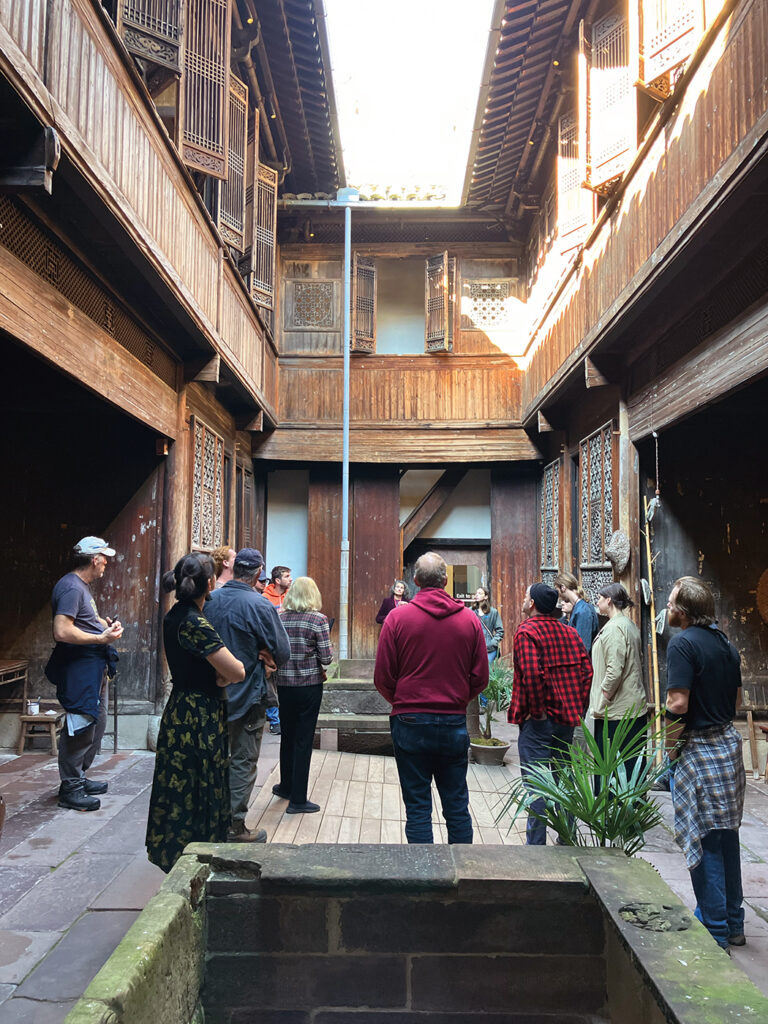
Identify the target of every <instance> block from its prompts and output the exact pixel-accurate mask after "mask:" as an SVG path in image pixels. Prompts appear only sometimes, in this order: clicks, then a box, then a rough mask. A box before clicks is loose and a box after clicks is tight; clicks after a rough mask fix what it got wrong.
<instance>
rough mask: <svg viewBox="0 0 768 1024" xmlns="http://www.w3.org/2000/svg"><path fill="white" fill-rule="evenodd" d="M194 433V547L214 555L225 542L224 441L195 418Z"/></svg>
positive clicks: (192, 425)
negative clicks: (212, 552) (214, 551)
mask: <svg viewBox="0 0 768 1024" xmlns="http://www.w3.org/2000/svg"><path fill="white" fill-rule="evenodd" d="M191 429H192V436H193V439H194V444H193V450H192V537H191V546H192V548H193V549H194V550H198V551H212V550H213V549H214V548H215V547H218V546H219V545H220V544H221V543H222V540H223V525H224V441H223V439H222V438H221V437H219V435H218V434H216V433H214V431H212V430H211V428H210V427H208V426H206V425H205V424H204V423H202V422H201V421H200V420H198V419H197V418H196V417H192V421H191Z"/></svg>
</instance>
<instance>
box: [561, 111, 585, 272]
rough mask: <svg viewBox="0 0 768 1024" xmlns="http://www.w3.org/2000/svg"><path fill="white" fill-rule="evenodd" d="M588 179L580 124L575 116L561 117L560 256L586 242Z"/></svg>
mask: <svg viewBox="0 0 768 1024" xmlns="http://www.w3.org/2000/svg"><path fill="white" fill-rule="evenodd" d="M585 177H586V168H585V166H584V162H583V161H582V160H581V159H580V158H579V123H578V120H577V118H576V116H575V115H574V114H566V115H565V116H563V117H561V118H560V120H559V122H558V128H557V229H558V237H559V243H560V252H568V251H569V250H570V249H573V248H574V247H575V246H577V245H580V244H581V243H582V242H583V241H584V237H585V235H586V230H587V226H588V224H589V220H590V216H589V210H590V204H591V199H590V196H589V193H588V192H587V190H586V189H585V188H583V187H582V183H583V182H584V180H585Z"/></svg>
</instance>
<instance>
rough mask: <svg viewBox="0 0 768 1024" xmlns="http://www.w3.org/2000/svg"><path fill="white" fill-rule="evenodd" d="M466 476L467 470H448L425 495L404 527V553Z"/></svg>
mask: <svg viewBox="0 0 768 1024" xmlns="http://www.w3.org/2000/svg"><path fill="white" fill-rule="evenodd" d="M465 474H466V470H465V469H446V471H445V472H444V473H443V475H442V476H441V477H440V479H439V480H438V481H437V483H436V484H435V485H434V487H433V488H432V489H431V490H430V491H428V492H427V493H426V494H425V495H424V497H423V498H422V499H421V501H420V502H419V504H418V505H417V506H416V508H415V509H414V510H413V512H411V514H410V515H409V516H408V518H407V519H406V520H405V522H404V523H403V525H402V528H401V529H402V538H403V551H405V550H406V548H407V547H408V545H409V544H410V543H411V542H412V541H414V540H416V538H417V537H418V535H419V534H420V533H421V531H422V530H423V529H424V527H425V526H426V525H427V523H428V522H429V521H430V519H432V517H433V516H434V515H436V514H437V512H439V511H440V509H441V508H442V507H443V505H444V504H445V502H446V501H447V499H448V498H449V497H450V496H451V494H453V492H454V490H455V489H456V487H457V486H458V484H459V483H460V482H461V480H463V479H464V476H465Z"/></svg>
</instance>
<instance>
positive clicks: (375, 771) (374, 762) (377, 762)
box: [368, 754, 386, 782]
mask: <svg viewBox="0 0 768 1024" xmlns="http://www.w3.org/2000/svg"><path fill="white" fill-rule="evenodd" d="M385 760H386V758H385V757H384V756H383V755H381V754H372V755H371V760H370V763H369V765H368V781H369V782H383V781H384V761H385Z"/></svg>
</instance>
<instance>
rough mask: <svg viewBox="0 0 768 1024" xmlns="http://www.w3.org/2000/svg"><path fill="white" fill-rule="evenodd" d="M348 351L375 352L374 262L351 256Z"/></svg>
mask: <svg viewBox="0 0 768 1024" xmlns="http://www.w3.org/2000/svg"><path fill="white" fill-rule="evenodd" d="M351 307H352V308H351V320H352V337H351V339H350V351H352V352H375V351H376V262H375V261H374V260H373V259H371V258H370V257H369V256H361V255H360V254H359V253H354V255H353V266H352V297H351Z"/></svg>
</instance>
